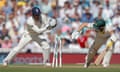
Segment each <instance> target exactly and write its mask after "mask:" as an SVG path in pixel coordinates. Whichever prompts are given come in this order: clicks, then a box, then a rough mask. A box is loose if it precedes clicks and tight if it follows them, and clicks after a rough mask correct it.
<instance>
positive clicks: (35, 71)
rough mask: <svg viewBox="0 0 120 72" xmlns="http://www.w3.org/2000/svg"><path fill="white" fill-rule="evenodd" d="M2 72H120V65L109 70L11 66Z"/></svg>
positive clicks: (1, 67)
mask: <svg viewBox="0 0 120 72" xmlns="http://www.w3.org/2000/svg"><path fill="white" fill-rule="evenodd" d="M0 72H120V65H111V66H110V67H109V68H102V66H97V67H96V66H94V65H92V66H90V67H89V68H83V65H81V64H79V65H78V64H77V65H63V67H62V68H51V67H44V66H41V65H10V66H8V67H3V66H0Z"/></svg>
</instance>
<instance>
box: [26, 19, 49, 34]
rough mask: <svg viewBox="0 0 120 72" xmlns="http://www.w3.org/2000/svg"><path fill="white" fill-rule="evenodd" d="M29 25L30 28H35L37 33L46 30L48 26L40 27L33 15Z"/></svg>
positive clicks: (28, 22)
mask: <svg viewBox="0 0 120 72" xmlns="http://www.w3.org/2000/svg"><path fill="white" fill-rule="evenodd" d="M27 25H28V26H29V28H31V29H32V30H34V31H35V32H37V33H42V32H44V31H46V30H47V28H48V24H47V25H46V26H45V27H43V28H39V27H38V26H36V25H35V23H34V20H33V19H32V17H31V18H30V19H28V20H27Z"/></svg>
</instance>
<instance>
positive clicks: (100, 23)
mask: <svg viewBox="0 0 120 72" xmlns="http://www.w3.org/2000/svg"><path fill="white" fill-rule="evenodd" d="M105 24H106V22H105V21H104V20H103V19H98V20H96V22H95V24H94V25H93V27H94V28H95V29H99V28H103V27H105Z"/></svg>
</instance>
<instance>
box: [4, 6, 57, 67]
mask: <svg viewBox="0 0 120 72" xmlns="http://www.w3.org/2000/svg"><path fill="white" fill-rule="evenodd" d="M55 26H56V20H55V19H53V18H51V17H48V16H47V15H45V14H42V13H41V11H40V9H39V8H37V7H33V8H32V10H31V16H30V17H29V18H28V19H27V28H26V31H25V32H24V34H23V36H22V38H21V40H20V42H19V44H18V45H17V46H16V47H15V48H13V49H12V50H11V51H10V53H9V54H8V56H7V57H6V58H5V59H4V60H3V65H4V66H7V65H8V64H9V63H10V61H11V60H12V59H13V58H14V57H15V55H16V54H17V53H18V52H19V51H20V50H21V49H23V48H24V46H25V45H26V44H28V43H29V42H30V41H35V42H37V43H38V44H39V45H40V46H41V48H42V49H43V63H44V64H45V65H46V63H47V60H48V59H49V52H50V46H49V43H48V41H47V32H48V31H49V30H52V29H53V28H54V27H55Z"/></svg>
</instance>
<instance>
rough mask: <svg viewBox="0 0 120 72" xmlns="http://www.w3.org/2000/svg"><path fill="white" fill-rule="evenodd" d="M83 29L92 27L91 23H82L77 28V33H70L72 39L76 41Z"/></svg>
mask: <svg viewBox="0 0 120 72" xmlns="http://www.w3.org/2000/svg"><path fill="white" fill-rule="evenodd" d="M84 27H90V28H91V27H93V23H91V24H88V23H83V24H81V25H80V26H79V28H78V30H77V31H74V32H73V33H72V39H77V38H78V37H79V35H80V33H81V30H82V29H83V28H84Z"/></svg>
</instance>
